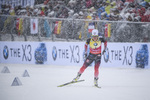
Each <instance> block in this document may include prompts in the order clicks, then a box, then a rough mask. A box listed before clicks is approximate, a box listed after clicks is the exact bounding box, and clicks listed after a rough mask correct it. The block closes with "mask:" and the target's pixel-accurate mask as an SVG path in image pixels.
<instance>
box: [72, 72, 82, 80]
mask: <svg viewBox="0 0 150 100" xmlns="http://www.w3.org/2000/svg"><path fill="white" fill-rule="evenodd" d="M80 76H81V74H80V73H78V74H77V76H76V78H74V79H73V80H72V81H73V82H76V81H78V80H79V78H80Z"/></svg>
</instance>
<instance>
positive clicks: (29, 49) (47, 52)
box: [0, 42, 150, 68]
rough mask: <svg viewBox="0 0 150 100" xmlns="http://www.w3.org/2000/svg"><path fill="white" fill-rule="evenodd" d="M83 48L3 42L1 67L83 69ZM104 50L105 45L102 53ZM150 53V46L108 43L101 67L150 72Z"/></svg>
mask: <svg viewBox="0 0 150 100" xmlns="http://www.w3.org/2000/svg"><path fill="white" fill-rule="evenodd" d="M84 44H85V42H0V63H18V64H49V65H59V66H61V65H63V66H80V67H81V66H82V65H83V63H84ZM103 47H104V45H103V44H102V50H103ZM149 51H150V43H108V44H107V50H106V52H105V53H104V55H102V57H101V65H100V66H101V67H132V68H149V66H150V64H149V62H150V59H149ZM93 64H94V63H93ZM93 64H92V66H93Z"/></svg>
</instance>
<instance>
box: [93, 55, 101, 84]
mask: <svg viewBox="0 0 150 100" xmlns="http://www.w3.org/2000/svg"><path fill="white" fill-rule="evenodd" d="M100 63H101V55H100V54H99V55H97V57H96V59H95V66H94V84H95V85H96V86H97V85H98V79H99V66H100Z"/></svg>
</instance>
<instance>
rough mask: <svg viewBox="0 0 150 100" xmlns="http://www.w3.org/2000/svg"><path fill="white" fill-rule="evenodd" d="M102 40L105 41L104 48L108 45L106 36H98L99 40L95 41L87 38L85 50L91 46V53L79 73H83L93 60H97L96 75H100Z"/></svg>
mask: <svg viewBox="0 0 150 100" xmlns="http://www.w3.org/2000/svg"><path fill="white" fill-rule="evenodd" d="M102 42H104V49H106V47H107V41H105V40H104V38H98V39H97V41H94V40H93V39H92V38H89V39H87V41H86V44H85V51H87V46H88V45H89V46H90V53H89V55H88V57H87V58H86V60H85V61H84V64H83V66H82V67H81V68H80V71H79V73H80V74H82V73H83V72H84V70H85V69H86V68H87V67H88V66H89V65H90V64H91V63H92V62H93V61H95V66H94V71H95V72H94V77H95V78H98V75H99V66H100V63H101V47H102Z"/></svg>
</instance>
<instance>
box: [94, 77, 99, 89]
mask: <svg viewBox="0 0 150 100" xmlns="http://www.w3.org/2000/svg"><path fill="white" fill-rule="evenodd" d="M94 86H96V87H98V78H96V77H95V78H94Z"/></svg>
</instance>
